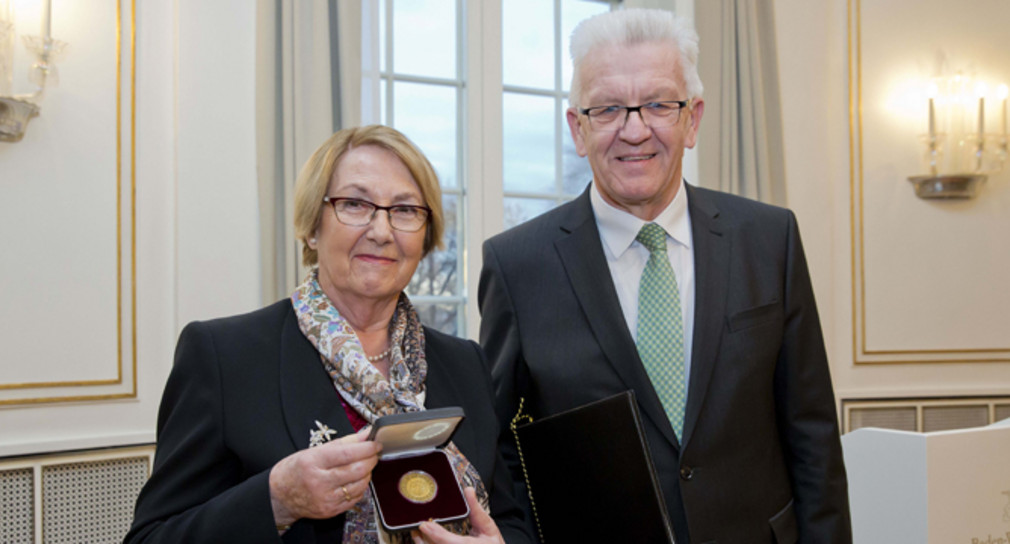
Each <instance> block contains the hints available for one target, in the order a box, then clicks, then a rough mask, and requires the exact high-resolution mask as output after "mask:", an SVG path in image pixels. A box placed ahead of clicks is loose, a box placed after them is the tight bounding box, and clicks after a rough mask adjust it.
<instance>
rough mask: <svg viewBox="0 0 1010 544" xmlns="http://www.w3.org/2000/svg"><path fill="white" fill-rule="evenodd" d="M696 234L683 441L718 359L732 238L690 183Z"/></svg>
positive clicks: (695, 419) (716, 212)
mask: <svg viewBox="0 0 1010 544" xmlns="http://www.w3.org/2000/svg"><path fill="white" fill-rule="evenodd" d="M684 186H685V187H686V188H687V195H688V200H687V202H688V206H689V209H690V214H691V233H692V236H693V237H694V277H695V281H696V282H697V286H696V288H695V303H694V307H695V310H694V338H693V348H692V351H693V353H692V355H691V380H690V384H689V391H688V395H687V411H686V413H685V414H684V443H685V444H686V443H687V442H688V441H689V440H690V439H691V434H692V432H693V431H694V427H695V425H696V424H697V422H698V416H699V415H700V414H701V408H702V405H703V404H704V402H705V395H706V393H707V391H708V386H709V383H710V382H711V380H712V371H713V369H714V367H715V359H716V356H717V355H718V352H719V342H720V336H721V335H722V331H723V326H724V322H723V320H724V316H725V314H726V296H727V292H728V290H727V286H728V285H729V265H730V239H729V236H728V235H725V234H724V233H723V231H722V228H721V226H720V224H719V221H718V217H719V210H718V208H717V207H716V206H715V204H714V203H713V202H711V201H710V200H709V199H708V198H707V197H706V195H705V194H704V193H703V192H701V191H698V190H696V189H695V188H693V187H691V186H689V185H687V184H686V183H685V184H684Z"/></svg>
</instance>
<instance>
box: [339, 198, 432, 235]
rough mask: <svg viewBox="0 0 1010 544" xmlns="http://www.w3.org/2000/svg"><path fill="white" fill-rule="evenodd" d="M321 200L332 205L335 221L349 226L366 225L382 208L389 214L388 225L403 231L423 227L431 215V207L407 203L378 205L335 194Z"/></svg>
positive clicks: (416, 229) (415, 230)
mask: <svg viewBox="0 0 1010 544" xmlns="http://www.w3.org/2000/svg"><path fill="white" fill-rule="evenodd" d="M323 202H325V203H327V204H329V205H331V206H333V213H334V214H336V216H337V221H340V222H341V223H343V224H345V225H347V226H350V227H364V226H365V225H368V224H369V223H371V222H372V220H373V219H375V213H376V212H378V211H379V210H382V211H385V212H386V214H387V215H388V216H389V226H390V227H393V228H394V229H396V230H399V231H403V232H417V231H419V230H421V229H422V228H423V227H424V225H425V224H426V223H427V222H428V216H429V215H431V208H429V207H427V206H412V205H409V204H396V205H393V206H379V205H378V204H376V203H374V202H369V201H367V200H361V199H360V198H343V197H336V196H328V197H324V198H323Z"/></svg>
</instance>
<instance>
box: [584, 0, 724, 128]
mask: <svg viewBox="0 0 1010 544" xmlns="http://www.w3.org/2000/svg"><path fill="white" fill-rule="evenodd" d="M651 42H660V43H662V42H666V43H669V44H670V45H671V46H672V47H673V48H674V49H676V51H677V53H678V56H679V57H680V74H679V75H680V76H681V77H683V79H684V86H685V90H686V91H687V98H688V99H692V98H698V97H700V96H701V93H702V90H704V88H703V87H702V84H701V78H700V77H698V33H697V32H695V30H694V28H693V27H691V23H690V22H689V21H687V20H686V19H684V18H683V17H678V16H676V15H674V14H673V13H670V12H669V11H666V10H662V9H621V10H617V11H608V12H604V13H601V14H599V15H595V16H593V17H590V18H588V19H586V20H584V21H582V22H581V23H579V24H578V26H576V27H575V30H574V31H572V40H571V45H570V47H569V49H570V51H571V55H572V84H571V90H570V92H569V93H568V103H569V104H570V105H571V106H573V107H576V108H578V107H586V106H587V105H588V104H582V103H581V100H582V96H581V95H582V75H581V66H582V61H584V60H585V59H586V57H587V56H588V55H589V53H590V52H591V51H592V50H593V49H594V48H596V47H600V46H614V45H637V44H640V43H651Z"/></svg>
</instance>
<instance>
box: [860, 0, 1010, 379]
mask: <svg viewBox="0 0 1010 544" xmlns="http://www.w3.org/2000/svg"><path fill="white" fill-rule="evenodd" d="M848 6H849V25H848V26H849V39H848V41H849V50H850V51H849V52H850V55H849V61H850V64H849V75H850V79H849V97H850V111H849V116H850V142H849V144H850V164H849V166H850V185H851V193H850V194H851V207H850V209H851V229H852V230H851V242H852V308H853V316H852V325H853V339H852V343H853V352H854V361H855V362H856V363H926V362H973V361H977V362H984V361H1010V334H1008V332H1010V289H1007V287H1006V284H1007V280H1006V278H1007V277H1008V276H1010V236H1008V234H1007V233H1010V172H1008V170H1010V164H1008V165H1007V167H1006V168H1004V170H1003V171H1001V172H998V173H991V174H990V175H989V179H988V181H987V182H986V184H985V185H984V186H983V187H982V190H981V194H980V195H979V196H977V197H976V198H974V199H966V200H925V199H920V198H918V197H916V196H915V195H914V193H913V190H912V186H911V183H910V182H909V181H908V180H907V178H908V176H912V175H920V174H925V173H927V172H926V168H927V166H926V162H925V161H924V159H923V156H924V155H925V146H924V145H923V144H922V142H921V138H922V136H923V134H924V133H925V132H926V131H927V125H928V120H927V119H928V105H927V104H928V99H927V98H926V96H927V95H926V91H925V89H926V87H927V85H928V83H929V81H930V80H931V78H935V77H940V76H953V75H955V74H956V73H958V72H961V73H963V74H965V75H971V76H972V77H974V78H977V79H979V80H984V81H987V82H989V83H990V89H993V88H994V87H995V85H996V84H997V83H1010V49H1007V48H1005V47H994V46H993V44H998V43H1003V41H1005V40H1004V37H1005V22H1006V21H1007V20H1010V3H1007V2H994V1H981V0H977V1H973V2H969V5H965V6H962V7H959V8H957V9H952V5H951V4H950V2H947V1H944V0H921V1H919V0H916V1H902V2H861V1H860V0H849V3H848ZM896 21H902V22H914V24H895V22H896ZM952 28H956V29H961V30H962V31H961V32H958V33H954V34H951V33H950V32H948V30H949V29H952ZM963 29H971V32H970V33H967V35H969V36H970V39H967V40H966V39H963V36H965V35H966V33H965V32H964V31H963ZM951 36H956V37H957V38H955V39H947V38H948V37H951ZM988 103H989V104H990V106H991V107H989V108H988V109H987V110H986V113H985V120H986V126H988V127H991V128H990V129H989V130H990V131H997V132H998V131H1000V130H1002V129H1001V127H1000V114H1001V111H1000V107H1001V106H1002V107H1005V105H1002V104H1000V103H999V101H997V100H989V101H988ZM1004 103H1005V101H1004Z"/></svg>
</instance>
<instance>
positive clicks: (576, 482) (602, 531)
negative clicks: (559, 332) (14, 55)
mask: <svg viewBox="0 0 1010 544" xmlns="http://www.w3.org/2000/svg"><path fill="white" fill-rule="evenodd" d="M523 419H525V420H526V421H529V416H523V415H522V408H521V406H520V413H519V414H517V416H516V419H515V420H513V425H512V430H513V432H514V433H515V436H516V443H517V445H518V447H519V457H520V460H521V461H522V464H523V470H524V473H525V476H526V484H527V490H528V491H529V494H530V501H531V502H532V506H533V513H534V517H535V518H536V520H535V521H536V522H537V528H538V530H539V532H540V540H541V541H542V542H543V543H544V544H555V543H560V542H649V543H657V542H659V543H661V542H670V543H672V542H673V529H672V527H671V525H670V519H669V517H668V516H667V513H666V506H665V504H664V502H663V494H662V491H661V490H660V487H659V480H658V478H657V477H656V469H655V467H654V466H653V464H652V457H651V456H650V454H649V447H648V444H647V443H646V438H645V434H644V432H643V430H642V422H641V416H640V415H639V412H638V404H637V402H636V401H635V394H634V392H633V391H625V392H624V393H620V394H618V395H615V396H612V397H608V398H605V399H602V400H598V401H595V402H592V403H589V404H586V405H583V406H579V407H577V408H573V409H571V410H568V411H565V412H561V413H558V414H554V415H551V416H548V417H544V418H542V419H540V420H537V421H533V422H531V423H526V424H522V425H519V424H518V423H519V422H520V421H522V420H523Z"/></svg>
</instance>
